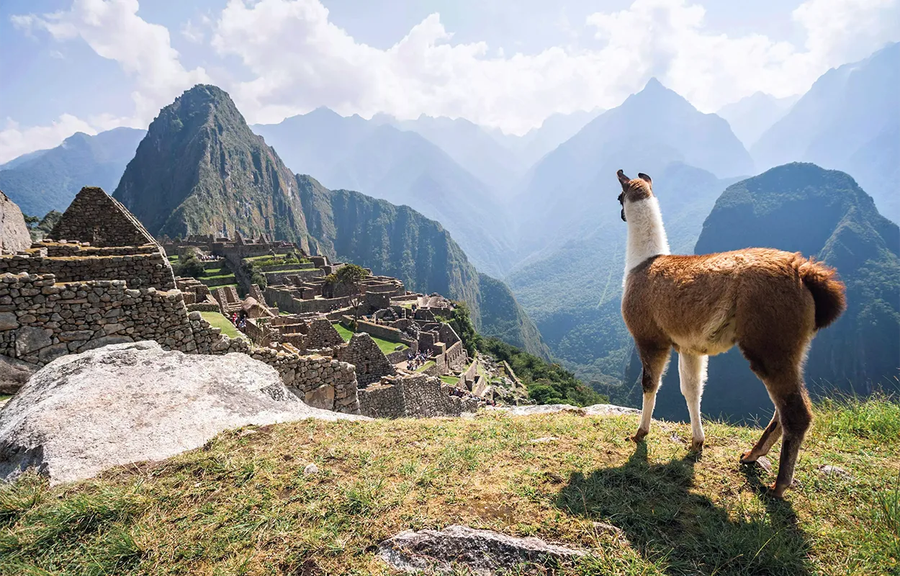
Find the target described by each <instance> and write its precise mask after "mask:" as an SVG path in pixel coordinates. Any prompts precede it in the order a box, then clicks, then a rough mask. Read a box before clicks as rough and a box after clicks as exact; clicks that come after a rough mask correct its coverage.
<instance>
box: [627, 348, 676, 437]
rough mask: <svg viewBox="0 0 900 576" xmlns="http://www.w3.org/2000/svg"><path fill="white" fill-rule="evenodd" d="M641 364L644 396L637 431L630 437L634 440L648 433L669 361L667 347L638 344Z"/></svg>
mask: <svg viewBox="0 0 900 576" xmlns="http://www.w3.org/2000/svg"><path fill="white" fill-rule="evenodd" d="M638 351H639V352H640V356H641V364H642V365H643V373H642V374H641V388H643V392H644V397H643V404H642V406H641V424H640V426H639V427H638V430H637V432H636V433H635V434H634V436H632V437H631V439H632V440H634V441H635V442H640V441H641V440H643V439H644V438H645V437H646V436H647V434H649V433H650V421H651V419H652V418H653V408H654V406H656V392H657V390H659V385H660V383H661V382H662V377H663V374H664V373H665V371H666V364H668V362H669V348H668V347H659V346H656V347H654V346H640V345H639V346H638Z"/></svg>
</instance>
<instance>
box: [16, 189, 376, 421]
mask: <svg viewBox="0 0 900 576" xmlns="http://www.w3.org/2000/svg"><path fill="white" fill-rule="evenodd" d="M100 194H102V195H103V196H102V197H101V196H100ZM98 207H99V208H98ZM129 226H130V229H129ZM70 234H71V235H72V236H75V237H77V239H75V240H74V241H70V239H69V238H63V236H67V235H70ZM51 237H52V239H51V240H49V241H44V242H39V243H36V244H34V245H33V246H32V247H31V248H28V249H27V250H25V251H24V253H23V252H21V251H20V252H19V253H17V254H15V255H8V254H4V255H0V380H2V381H4V382H6V386H7V389H10V388H13V387H17V386H18V385H21V383H22V379H23V378H22V374H23V373H26V374H27V373H29V372H33V371H34V370H36V369H38V368H40V367H41V366H43V365H45V364H47V363H48V362H50V361H52V360H53V359H55V358H57V357H59V356H61V355H64V354H69V353H77V352H82V351H85V350H89V349H92V348H97V347H100V346H104V345H106V344H111V343H121V342H132V341H138V340H154V341H156V342H159V343H160V345H162V346H163V348H164V349H167V350H179V351H182V352H185V353H200V354H226V353H229V352H241V353H244V354H248V355H250V356H251V357H253V358H255V359H257V360H261V361H263V362H265V363H267V364H269V365H271V366H273V367H274V368H275V369H276V370H277V371H278V373H279V374H280V376H281V378H282V380H283V382H284V384H285V385H286V386H287V387H288V388H289V389H291V391H292V392H294V393H295V394H297V395H298V396H300V397H301V398H303V399H304V400H307V401H308V402H309V403H310V404H312V405H315V406H316V407H319V408H326V409H329V410H336V411H340V412H348V413H358V411H359V401H358V396H357V383H356V373H355V370H354V367H353V366H352V365H350V364H347V363H346V362H340V361H339V360H336V359H334V358H331V357H325V356H321V355H301V354H299V353H296V352H291V351H289V350H283V349H282V350H275V349H272V348H263V347H256V346H253V345H252V344H251V343H250V342H249V341H248V340H247V339H245V338H239V339H230V338H228V337H226V336H223V335H222V334H220V331H219V329H218V328H213V327H212V326H210V324H209V323H208V322H206V321H205V320H204V319H203V318H202V316H201V314H200V312H198V311H189V310H188V308H187V305H186V303H185V298H184V293H183V292H182V291H181V290H179V289H178V288H177V287H176V284H175V278H174V275H173V274H172V268H171V266H170V265H169V263H168V260H167V258H166V257H165V253H164V252H163V250H162V249H161V248H160V246H159V245H157V244H156V243H155V241H153V239H152V237H150V236H149V235H148V234H147V233H146V230H144V229H143V227H142V226H140V224H139V223H137V221H136V220H135V219H134V217H133V216H132V215H131V214H130V213H129V212H128V211H127V210H126V209H125V208H124V207H123V206H122V205H121V204H119V203H118V202H115V201H114V200H113V199H112V198H109V197H108V196H106V194H105V192H103V191H102V190H100V189H98V188H85V189H82V191H81V192H79V194H78V195H77V196H76V198H75V200H74V201H73V202H72V204H71V205H70V206H69V208H68V209H67V210H66V212H65V214H64V215H63V217H62V219H61V220H60V222H59V225H58V226H57V227H56V228H55V229H54V231H53V234H51ZM88 238H89V239H90V240H86V239H88ZM95 241H96V242H98V243H99V244H100V245H99V246H95V245H94V244H93V242H95ZM133 241H134V242H139V243H138V244H134V245H129V244H125V242H133ZM0 387H2V386H0Z"/></svg>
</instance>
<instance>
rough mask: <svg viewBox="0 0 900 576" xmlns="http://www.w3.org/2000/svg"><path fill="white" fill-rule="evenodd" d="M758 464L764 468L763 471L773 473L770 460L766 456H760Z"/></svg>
mask: <svg viewBox="0 0 900 576" xmlns="http://www.w3.org/2000/svg"><path fill="white" fill-rule="evenodd" d="M756 463H757V464H759V467H760V468H762V469H763V470H765V471H766V472H771V471H772V463H771V462H769V459H768V458H766V457H765V456H760V457H759V459H758V460H757V461H756Z"/></svg>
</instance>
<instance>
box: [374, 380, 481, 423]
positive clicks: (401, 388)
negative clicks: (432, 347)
mask: <svg viewBox="0 0 900 576" xmlns="http://www.w3.org/2000/svg"><path fill="white" fill-rule="evenodd" d="M450 388H451V387H450V386H447V385H444V384H443V383H442V382H441V380H440V378H434V377H432V376H425V375H416V376H409V377H405V378H395V379H385V380H384V381H382V383H380V384H378V385H374V386H369V387H368V388H365V389H362V390H360V391H359V411H360V414H363V415H364V416H371V417H373V418H405V417H415V418H427V417H433V416H460V415H461V414H462V413H463V412H475V411H476V410H477V409H478V407H479V406H480V405H481V404H480V403H479V401H478V400H477V399H475V398H471V397H465V398H460V397H457V396H451V395H450Z"/></svg>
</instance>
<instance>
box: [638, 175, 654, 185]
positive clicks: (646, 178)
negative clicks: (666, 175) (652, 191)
mask: <svg viewBox="0 0 900 576" xmlns="http://www.w3.org/2000/svg"><path fill="white" fill-rule="evenodd" d="M638 178H640V179H641V180H643V181H644V182H646V183H647V184H650V185H651V186H652V185H653V180H651V179H650V177H649V176H647V175H646V174H644V173H643V172H638Z"/></svg>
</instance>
